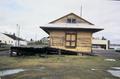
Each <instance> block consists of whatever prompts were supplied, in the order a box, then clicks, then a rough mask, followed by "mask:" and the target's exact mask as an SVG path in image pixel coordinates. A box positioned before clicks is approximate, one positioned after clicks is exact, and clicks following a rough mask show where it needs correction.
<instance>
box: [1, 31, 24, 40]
mask: <svg viewBox="0 0 120 79" xmlns="http://www.w3.org/2000/svg"><path fill="white" fill-rule="evenodd" d="M2 34H4V35H6V36H8V37H9V38H11V39H13V40H20V41H26V40H24V39H22V38H19V37H17V36H14V35H11V34H7V33H2Z"/></svg>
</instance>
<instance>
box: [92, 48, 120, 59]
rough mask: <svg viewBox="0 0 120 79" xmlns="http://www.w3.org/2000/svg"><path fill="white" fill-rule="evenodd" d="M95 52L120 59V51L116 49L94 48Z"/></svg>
mask: <svg viewBox="0 0 120 79" xmlns="http://www.w3.org/2000/svg"><path fill="white" fill-rule="evenodd" d="M93 53H94V54H95V55H98V56H103V57H107V58H113V59H120V52H115V51H114V50H94V51H93Z"/></svg>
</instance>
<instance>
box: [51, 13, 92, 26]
mask: <svg viewBox="0 0 120 79" xmlns="http://www.w3.org/2000/svg"><path fill="white" fill-rule="evenodd" d="M71 14H73V15H75V16H77V17H78V18H80V19H82V20H84V21H85V22H87V23H89V24H90V25H94V24H93V23H91V22H89V21H87V20H85V19H84V18H82V17H80V16H78V15H76V14H75V13H69V14H67V15H64V16H62V17H60V18H58V19H56V20H53V21H51V22H49V23H54V22H55V21H58V20H60V19H62V18H64V17H66V16H68V15H71Z"/></svg>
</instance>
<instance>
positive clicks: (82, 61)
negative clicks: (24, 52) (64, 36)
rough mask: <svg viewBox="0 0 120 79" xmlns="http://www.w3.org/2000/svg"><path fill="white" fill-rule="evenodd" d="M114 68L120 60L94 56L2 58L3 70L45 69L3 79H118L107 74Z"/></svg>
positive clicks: (1, 65) (0, 67)
mask: <svg viewBox="0 0 120 79" xmlns="http://www.w3.org/2000/svg"><path fill="white" fill-rule="evenodd" d="M112 66H116V67H117V66H120V60H117V61H115V62H108V61H104V58H102V57H93V56H48V58H40V57H37V56H33V57H6V56H4V57H0V69H1V70H3V69H8V68H27V69H32V68H39V67H45V70H43V71H35V70H31V71H25V72H23V73H18V74H15V75H11V76H6V77H4V78H3V79H42V78H45V79H118V78H116V77H113V76H111V74H109V73H107V72H106V70H107V69H110V67H112ZM91 69H97V70H95V71H92V70H91Z"/></svg>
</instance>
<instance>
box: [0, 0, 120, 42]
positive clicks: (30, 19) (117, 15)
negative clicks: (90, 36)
mask: <svg viewBox="0 0 120 79" xmlns="http://www.w3.org/2000/svg"><path fill="white" fill-rule="evenodd" d="M81 3H82V6H83V15H82V17H83V18H85V19H86V20H88V21H90V22H92V23H93V24H95V25H96V26H98V27H103V28H104V31H101V32H98V33H95V34H94V36H95V37H102V36H104V37H105V38H107V39H109V40H111V42H112V43H120V1H119V0H115V1H114V0H82V1H81V0H0V32H7V33H17V27H16V24H19V26H20V30H21V32H20V36H21V37H22V38H25V39H27V40H29V39H30V38H32V39H34V40H38V39H41V38H42V37H45V36H47V34H46V33H45V32H44V31H42V30H41V29H40V28H39V26H40V25H44V24H47V23H48V22H50V21H52V20H55V19H57V18H59V17H61V16H64V15H66V14H68V13H71V12H73V13H75V14H77V15H80V6H81Z"/></svg>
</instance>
